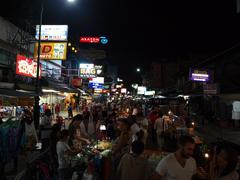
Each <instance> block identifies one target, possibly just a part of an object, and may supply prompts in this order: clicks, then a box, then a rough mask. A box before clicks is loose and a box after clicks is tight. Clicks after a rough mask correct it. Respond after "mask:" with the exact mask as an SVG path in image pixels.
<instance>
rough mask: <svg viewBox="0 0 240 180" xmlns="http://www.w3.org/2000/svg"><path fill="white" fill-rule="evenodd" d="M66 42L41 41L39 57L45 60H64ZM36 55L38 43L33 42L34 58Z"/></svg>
mask: <svg viewBox="0 0 240 180" xmlns="http://www.w3.org/2000/svg"><path fill="white" fill-rule="evenodd" d="M66 56H67V43H65V42H62V43H51V42H46V43H45V42H44V43H41V51H40V59H45V60H66ZM37 57H38V43H35V48H34V58H35V59H37Z"/></svg>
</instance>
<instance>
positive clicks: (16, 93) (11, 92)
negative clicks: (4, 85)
mask: <svg viewBox="0 0 240 180" xmlns="http://www.w3.org/2000/svg"><path fill="white" fill-rule="evenodd" d="M0 96H4V97H29V96H32V97H33V96H37V94H36V93H35V92H33V91H23V90H15V89H0Z"/></svg>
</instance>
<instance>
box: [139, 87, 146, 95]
mask: <svg viewBox="0 0 240 180" xmlns="http://www.w3.org/2000/svg"><path fill="white" fill-rule="evenodd" d="M146 90H147V88H146V87H145V86H138V88H137V94H139V95H144V94H145V91H146Z"/></svg>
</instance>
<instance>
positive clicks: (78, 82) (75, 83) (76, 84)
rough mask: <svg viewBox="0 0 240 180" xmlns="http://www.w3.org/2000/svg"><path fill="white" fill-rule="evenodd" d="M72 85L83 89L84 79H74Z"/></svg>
mask: <svg viewBox="0 0 240 180" xmlns="http://www.w3.org/2000/svg"><path fill="white" fill-rule="evenodd" d="M72 85H73V86H74V87H81V85H82V79H81V78H74V79H72Z"/></svg>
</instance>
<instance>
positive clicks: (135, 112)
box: [132, 108, 138, 116]
mask: <svg viewBox="0 0 240 180" xmlns="http://www.w3.org/2000/svg"><path fill="white" fill-rule="evenodd" d="M137 114H138V109H137V108H134V109H133V113H132V115H135V116H136V115H137Z"/></svg>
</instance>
